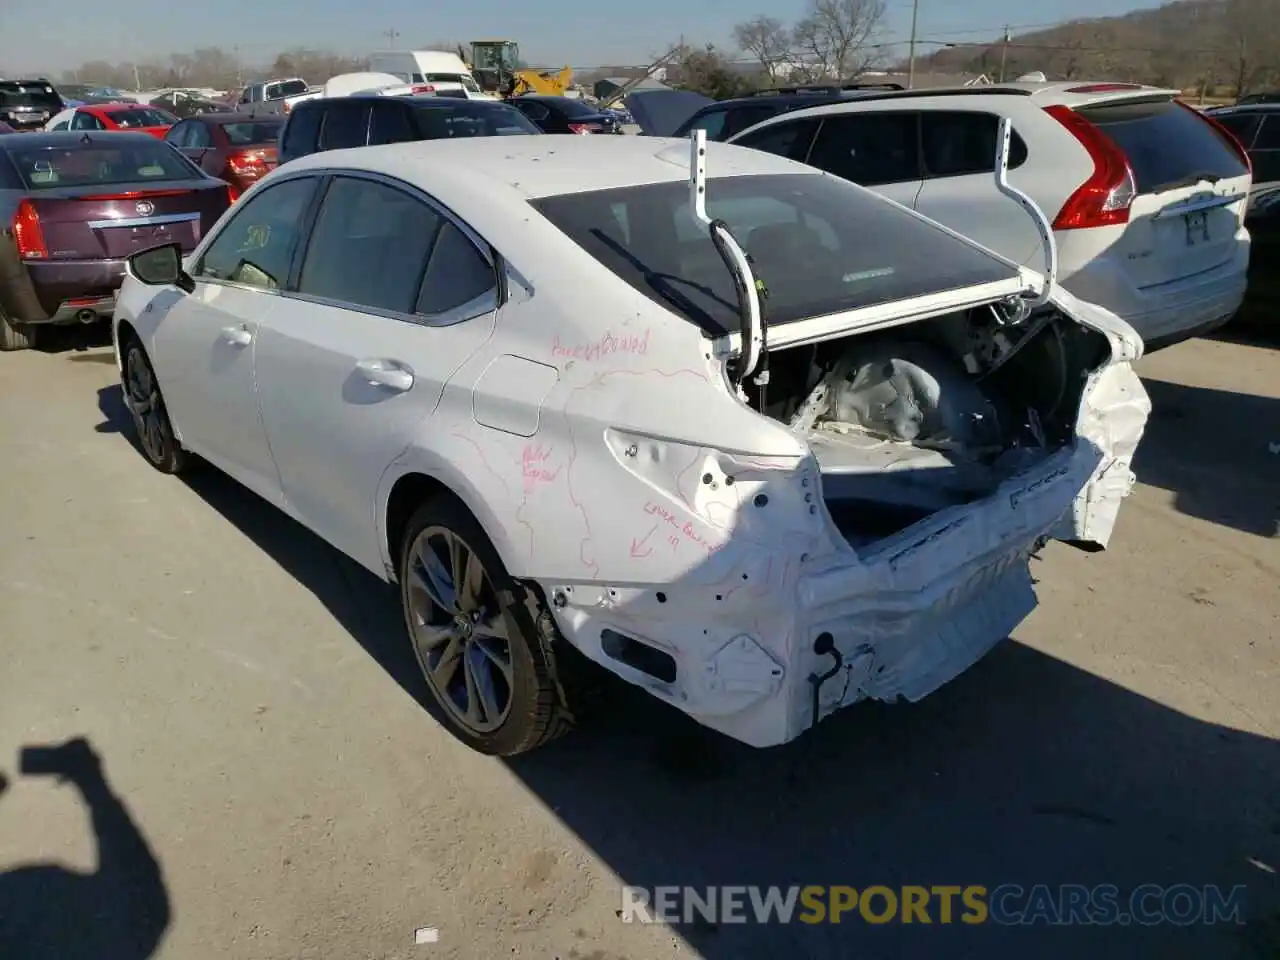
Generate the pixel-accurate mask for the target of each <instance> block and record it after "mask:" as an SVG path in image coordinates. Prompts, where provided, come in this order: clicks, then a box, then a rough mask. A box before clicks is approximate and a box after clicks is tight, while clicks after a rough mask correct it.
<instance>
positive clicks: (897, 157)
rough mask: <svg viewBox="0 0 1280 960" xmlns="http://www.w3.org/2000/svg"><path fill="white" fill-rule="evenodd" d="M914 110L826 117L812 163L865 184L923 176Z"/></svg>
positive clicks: (821, 168)
mask: <svg viewBox="0 0 1280 960" xmlns="http://www.w3.org/2000/svg"><path fill="white" fill-rule="evenodd" d="M917 130H918V128H917V122H916V114H914V113H881V112H878V111H877V112H868V113H856V114H855V113H846V114H841V115H838V116H834V117H825V118H823V121H822V127H821V128H820V129H819V130H818V136H817V139H816V140H815V141H814V143H813V149H812V150H811V151H810V152H809V163H810V164H811V165H812V166H815V167H817V168H818V169H819V170H825V171H827V173H830V174H834V175H835V176H837V177H842V178H843V179H845V180H852V181H853V182H854V183H857V184H861V185H862V186H864V187H879V186H884V185H886V184H891V183H906V182H907V181H910V180H919V179H920V152H919V138H918V136H917Z"/></svg>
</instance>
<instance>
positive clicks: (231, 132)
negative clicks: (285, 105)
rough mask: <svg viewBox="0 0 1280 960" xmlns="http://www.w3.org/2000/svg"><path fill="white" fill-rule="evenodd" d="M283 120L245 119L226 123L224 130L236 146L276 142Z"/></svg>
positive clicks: (228, 138)
mask: <svg viewBox="0 0 1280 960" xmlns="http://www.w3.org/2000/svg"><path fill="white" fill-rule="evenodd" d="M282 126H284V121H283V120H259V121H256V122H255V121H251V120H245V121H241V122H239V123H224V124H223V125H222V132H223V133H225V134H226V135H227V140H229V141H230V142H231V145H232V146H234V147H247V146H251V145H253V144H258V143H275V142H276V139H277V138H278V137H279V136H280V128H281V127H282Z"/></svg>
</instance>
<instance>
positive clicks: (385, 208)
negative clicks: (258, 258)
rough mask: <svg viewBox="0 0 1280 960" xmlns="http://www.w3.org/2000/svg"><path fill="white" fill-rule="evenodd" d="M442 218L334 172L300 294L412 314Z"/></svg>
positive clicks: (400, 194) (388, 190)
mask: <svg viewBox="0 0 1280 960" xmlns="http://www.w3.org/2000/svg"><path fill="white" fill-rule="evenodd" d="M442 219H443V218H442V217H441V216H440V215H439V214H438V213H436V212H435V211H434V210H433V209H431V207H429V206H428V205H427V204H425V203H423V202H422V201H421V200H419V199H418V198H416V197H413V196H411V195H409V194H407V193H405V192H404V191H402V190H397V189H395V188H394V187H389V186H387V185H386V184H382V183H374V182H373V181H371V180H358V179H355V178H352V177H338V178H337V179H335V180H334V181H333V183H332V185H331V186H330V187H329V190H328V192H327V193H326V194H325V196H324V200H323V201H322V203H321V205H320V215H319V216H318V217H317V218H316V225H315V228H314V229H313V230H312V233H311V242H310V244H309V245H308V247H307V255H306V259H305V260H304V261H303V264H302V275H301V277H300V278H299V280H298V292H299V293H306V294H310V295H311V296H315V297H322V298H324V299H326V300H336V301H339V302H340V303H350V304H354V305H356V306H360V307H367V308H370V309H373V310H389V311H392V312H395V313H412V312H413V305H414V301H415V300H416V299H417V296H418V284H419V282H420V281H421V279H422V271H423V268H424V267H425V266H426V263H427V255H428V254H429V253H430V252H431V246H432V242H433V241H434V239H435V236H436V234H437V233H438V232H439V230H440V224H441V221H442Z"/></svg>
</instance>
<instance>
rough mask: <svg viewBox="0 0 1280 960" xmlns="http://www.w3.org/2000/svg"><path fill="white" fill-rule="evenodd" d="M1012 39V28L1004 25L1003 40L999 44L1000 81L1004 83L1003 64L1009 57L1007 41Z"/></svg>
mask: <svg viewBox="0 0 1280 960" xmlns="http://www.w3.org/2000/svg"><path fill="white" fill-rule="evenodd" d="M1012 40H1013V33H1012V28H1011V27H1010V26H1009V25H1008V24H1007V23H1006V24H1005V26H1004V42H1003V43H1002V44H1000V82H1001V83H1004V65H1005V63H1006V62H1007V61H1008V59H1009V43H1010V41H1012Z"/></svg>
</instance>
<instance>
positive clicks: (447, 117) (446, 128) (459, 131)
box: [419, 97, 542, 140]
mask: <svg viewBox="0 0 1280 960" xmlns="http://www.w3.org/2000/svg"><path fill="white" fill-rule="evenodd" d="M419 114H420V115H419V123H420V125H421V127H422V139H424V140H446V139H448V138H450V137H505V136H511V135H521V134H527V133H541V132H542V131H541V130H539V129H538V128H537V127H535V126H534V125H533V124H532V123H530V122H529V119H528V118H527V117H526V116H525V115H524V114H523V113H521V112H520V111H519V110H517V109H516V108H515V107H508V106H507V105H506V104H504V103H485V102H483V101H477V100H463V101H459V102H457V103H456V104H455V103H450V104H449V106H444V105H443V104H441V103H440V101H439V100H438V99H436V98H435V97H431V98H429V99H428V101H425V102H424V103H423V105H422V106H421V108H420V110H419Z"/></svg>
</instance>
